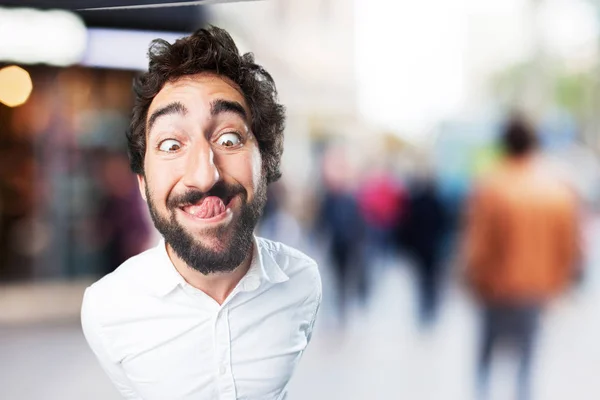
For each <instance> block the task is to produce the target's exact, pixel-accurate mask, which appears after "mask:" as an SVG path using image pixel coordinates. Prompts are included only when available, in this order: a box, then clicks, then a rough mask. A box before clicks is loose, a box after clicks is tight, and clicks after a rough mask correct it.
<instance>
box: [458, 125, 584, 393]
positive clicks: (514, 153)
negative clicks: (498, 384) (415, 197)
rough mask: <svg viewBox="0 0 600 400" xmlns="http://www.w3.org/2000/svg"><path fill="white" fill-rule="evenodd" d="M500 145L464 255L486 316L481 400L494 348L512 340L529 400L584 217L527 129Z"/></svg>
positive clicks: (514, 131) (473, 209)
mask: <svg viewBox="0 0 600 400" xmlns="http://www.w3.org/2000/svg"><path fill="white" fill-rule="evenodd" d="M501 140H502V145H503V148H504V150H505V153H506V156H505V158H504V159H503V160H502V161H501V163H500V165H499V166H498V168H497V169H496V170H494V171H493V172H490V174H489V175H487V176H485V177H483V178H482V179H481V181H480V182H478V183H477V184H476V186H475V188H474V193H473V196H472V198H471V199H470V205H469V210H468V220H467V230H466V237H465V239H466V241H465V251H466V254H465V255H466V262H467V271H468V279H469V282H470V284H471V286H472V288H473V290H474V292H475V294H476V296H477V298H478V299H479V301H480V302H481V305H482V309H483V332H482V333H483V334H482V342H481V348H480V354H479V362H478V367H479V371H478V372H479V373H478V389H479V395H480V397H481V398H485V397H486V394H487V393H486V392H487V386H488V376H489V370H490V365H491V360H492V352H493V350H494V348H495V346H496V345H497V344H498V342H503V341H505V340H509V341H511V343H513V344H515V345H516V347H517V350H518V355H519V375H518V376H519V379H518V395H517V398H518V399H519V400H526V399H529V398H530V393H529V386H530V385H529V380H530V379H529V378H530V373H531V368H532V366H531V364H532V358H533V352H534V346H535V339H536V335H537V332H538V328H539V321H540V316H541V314H542V313H543V311H544V307H545V306H546V305H547V304H548V302H549V301H550V300H552V299H553V298H555V297H556V296H557V295H558V294H560V293H561V291H563V290H564V289H566V288H567V287H568V286H569V283H570V282H571V281H572V279H573V277H574V276H575V275H576V269H577V267H578V260H579V257H580V255H579V250H578V246H579V243H578V232H579V227H578V216H577V206H576V200H575V198H574V194H573V193H572V192H571V190H570V189H569V188H568V186H567V185H566V184H564V183H563V181H561V180H560V179H558V178H557V177H556V176H553V175H552V174H551V173H550V172H549V171H548V169H545V168H543V167H542V165H541V163H540V161H539V158H538V156H537V154H536V153H537V152H536V151H535V149H536V137H535V134H534V131H533V129H532V128H531V127H530V125H529V124H528V123H527V121H525V120H524V119H523V118H522V117H520V116H515V117H513V118H511V119H510V120H509V121H508V123H507V126H506V127H505V130H504V132H503V135H502V138H501Z"/></svg>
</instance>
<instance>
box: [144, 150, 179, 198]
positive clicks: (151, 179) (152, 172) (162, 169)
mask: <svg viewBox="0 0 600 400" xmlns="http://www.w3.org/2000/svg"><path fill="white" fill-rule="evenodd" d="M145 171H146V180H147V181H146V185H147V187H148V191H149V192H150V195H151V196H152V200H153V201H154V202H155V203H159V204H160V203H164V202H165V200H166V198H167V196H168V195H169V193H170V191H171V190H172V188H173V186H174V185H175V183H176V182H177V168H173V166H166V165H161V164H160V163H153V162H152V161H150V162H147V163H146V167H145Z"/></svg>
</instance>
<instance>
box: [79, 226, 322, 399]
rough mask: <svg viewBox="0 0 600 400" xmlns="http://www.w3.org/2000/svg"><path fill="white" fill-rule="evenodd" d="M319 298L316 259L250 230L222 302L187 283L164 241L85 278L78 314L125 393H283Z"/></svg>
mask: <svg viewBox="0 0 600 400" xmlns="http://www.w3.org/2000/svg"><path fill="white" fill-rule="evenodd" d="M320 302H321V279H320V276H319V271H318V269H317V264H316V263H315V261H314V260H312V259H311V258H309V257H307V256H306V255H304V254H303V253H301V252H299V251H297V250H294V249H292V248H290V247H288V246H285V245H283V244H281V243H276V242H272V241H269V240H266V239H262V238H255V241H254V253H253V257H252V263H251V266H250V268H249V270H248V272H247V274H246V275H245V276H244V277H243V278H242V279H241V281H240V282H239V284H238V285H237V286H236V287H235V289H234V290H233V291H232V292H231V294H230V295H229V296H228V297H227V299H226V300H225V301H224V302H223V304H222V305H219V304H218V303H217V302H216V301H215V300H213V299H212V298H211V297H209V296H208V295H206V294H205V293H204V292H202V291H200V290H198V289H196V288H194V287H192V286H190V285H189V284H188V283H186V282H185V280H184V279H183V278H182V277H181V275H180V274H179V273H178V272H177V270H176V269H175V267H174V266H173V264H172V262H171V260H170V259H169V256H168V254H167V252H166V248H165V243H164V241H161V242H160V243H159V245H158V246H157V247H155V248H153V249H150V250H148V251H146V252H144V253H142V254H140V255H137V256H135V257H133V258H131V259H129V260H128V261H126V262H125V263H123V264H122V265H121V266H120V267H119V268H117V269H116V270H115V271H114V272H113V273H111V274H109V275H107V276H105V277H104V278H102V279H101V280H99V281H98V282H96V283H94V284H93V285H92V286H90V287H89V288H88V289H87V290H86V292H85V295H84V299H83V306H82V311H81V321H82V326H83V332H84V334H85V337H86V339H87V341H88V343H89V345H90V347H91V348H92V350H93V351H94V353H95V354H96V356H97V357H98V359H99V361H100V364H101V365H102V368H103V369H104V370H105V371H106V373H107V374H108V376H109V377H110V379H111V380H112V381H113V383H114V384H115V385H116V386H117V388H118V389H119V391H120V392H121V394H122V395H123V396H124V397H125V398H128V399H144V400H152V399H156V400H178V399H194V400H200V399H211V400H213V399H222V400H230V399H261V400H263V399H265V400H267V399H283V398H284V397H285V394H286V386H287V384H288V382H289V380H290V378H291V376H292V372H293V371H294V368H295V366H296V365H297V363H298V361H299V360H300V357H301V356H302V353H303V351H304V349H305V348H306V346H307V344H308V342H309V341H310V337H311V333H312V329H313V325H314V322H315V317H316V314H317V310H318V308H319V304H320Z"/></svg>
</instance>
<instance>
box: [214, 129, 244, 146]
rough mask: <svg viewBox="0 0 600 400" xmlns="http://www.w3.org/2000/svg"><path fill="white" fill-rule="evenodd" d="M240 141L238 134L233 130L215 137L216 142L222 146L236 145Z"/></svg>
mask: <svg viewBox="0 0 600 400" xmlns="http://www.w3.org/2000/svg"><path fill="white" fill-rule="evenodd" d="M241 142H242V139H241V137H240V135H238V134H237V133H234V132H229V133H224V134H222V135H221V136H219V138H218V139H217V143H218V144H219V145H220V146H223V147H233V146H237V145H238V144H240V143H241Z"/></svg>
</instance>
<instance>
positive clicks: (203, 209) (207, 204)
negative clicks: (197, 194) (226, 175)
mask: <svg viewBox="0 0 600 400" xmlns="http://www.w3.org/2000/svg"><path fill="white" fill-rule="evenodd" d="M233 197H234V196H229V197H225V198H223V199H222V198H220V197H217V196H207V197H205V198H203V199H202V200H200V201H199V202H197V203H195V204H186V205H183V206H180V207H179V208H180V209H181V210H182V211H183V212H185V213H187V214H190V215H192V216H194V217H196V218H200V219H211V218H215V217H218V216H220V215H222V214H224V213H225V212H226V211H227V209H228V208H229V205H230V203H231V201H232V200H233Z"/></svg>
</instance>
